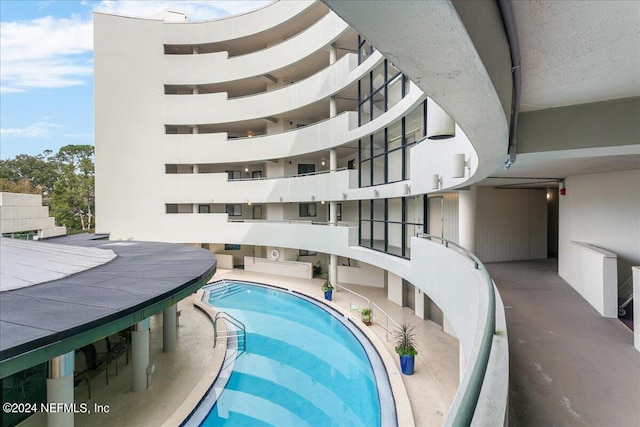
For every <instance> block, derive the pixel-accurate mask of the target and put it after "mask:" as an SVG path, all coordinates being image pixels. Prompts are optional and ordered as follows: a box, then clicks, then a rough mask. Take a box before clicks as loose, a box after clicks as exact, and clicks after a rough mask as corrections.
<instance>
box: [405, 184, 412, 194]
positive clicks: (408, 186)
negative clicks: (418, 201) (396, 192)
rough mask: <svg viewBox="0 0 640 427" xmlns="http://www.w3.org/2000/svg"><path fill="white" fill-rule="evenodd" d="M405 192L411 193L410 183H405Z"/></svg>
mask: <svg viewBox="0 0 640 427" xmlns="http://www.w3.org/2000/svg"><path fill="white" fill-rule="evenodd" d="M404 192H405V193H406V194H411V186H410V185H409V184H405V185H404Z"/></svg>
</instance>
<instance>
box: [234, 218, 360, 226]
mask: <svg viewBox="0 0 640 427" xmlns="http://www.w3.org/2000/svg"><path fill="white" fill-rule="evenodd" d="M228 222H246V223H256V224H303V225H304V224H306V225H331V223H330V222H328V221H314V220H304V219H275V220H274V219H231V218H229V220H228ZM335 225H336V226H338V227H357V226H358V223H357V222H348V221H338V222H336V224H335Z"/></svg>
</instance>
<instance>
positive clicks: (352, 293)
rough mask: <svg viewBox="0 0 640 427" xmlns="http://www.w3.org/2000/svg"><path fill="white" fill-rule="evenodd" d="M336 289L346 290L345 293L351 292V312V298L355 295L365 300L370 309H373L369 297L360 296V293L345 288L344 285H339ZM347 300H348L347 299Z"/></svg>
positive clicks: (336, 285)
mask: <svg viewBox="0 0 640 427" xmlns="http://www.w3.org/2000/svg"><path fill="white" fill-rule="evenodd" d="M334 286H335V288H336V289H338V288H340V289H344V290H345V291H347V292H349V310H351V296H352V295H355V296H358V297H360V298H362V299H363V300H365V301H366V302H367V305H368V306H369V308H371V300H370V299H369V298H367V297H365V296H364V295H360V294H359V293H357V292H355V291H352V290H351V289H349V288H345V287H344V286H342V285H338V284H337V283H336V284H335V285H334ZM337 296H338V294H337V292H336V297H337ZM345 299H346V298H345Z"/></svg>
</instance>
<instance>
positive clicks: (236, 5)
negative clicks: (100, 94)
mask: <svg viewBox="0 0 640 427" xmlns="http://www.w3.org/2000/svg"><path fill="white" fill-rule="evenodd" d="M268 3H270V1H229V0H217V1H188V0H183V1H169V0H166V1H154V0H145V1H132V0H126V1H106V0H105V1H86V0H85V1H71V0H47V1H35V0H31V1H29V0H27V1H25V0H17V1H13V0H0V20H1V22H0V158H2V159H7V158H13V157H15V156H16V155H17V154H29V155H36V154H40V153H42V152H43V151H44V150H46V149H49V150H52V151H54V152H57V151H58V149H59V148H60V147H62V146H64V145H68V144H91V145H93V139H94V138H93V134H94V131H93V129H94V118H93V50H92V47H93V46H92V45H93V26H92V18H91V14H92V12H94V11H100V12H107V13H115V14H119V15H128V16H138V17H144V18H148V17H152V16H154V15H156V14H158V13H159V12H162V11H163V10H166V9H174V10H180V11H184V12H186V13H187V16H188V18H189V20H190V21H202V20H207V19H216V18H219V17H222V16H228V15H233V14H237V13H243V12H246V11H249V10H253V9H256V8H258V7H261V6H264V5H266V4H268Z"/></svg>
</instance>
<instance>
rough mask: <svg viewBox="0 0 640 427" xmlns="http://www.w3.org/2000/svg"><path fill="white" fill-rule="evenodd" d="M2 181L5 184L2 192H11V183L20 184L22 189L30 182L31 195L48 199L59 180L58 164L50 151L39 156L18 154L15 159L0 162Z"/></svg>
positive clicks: (0, 177)
mask: <svg viewBox="0 0 640 427" xmlns="http://www.w3.org/2000/svg"><path fill="white" fill-rule="evenodd" d="M0 179H2V182H3V186H2V191H11V190H9V188H11V186H10V184H9V182H13V183H14V184H20V188H21V189H24V188H25V185H26V182H28V183H29V186H28V187H27V188H30V191H29V193H30V194H42V195H43V196H44V198H47V197H48V196H49V195H50V194H51V192H52V191H53V186H54V184H55V182H56V180H57V164H56V161H55V159H54V158H53V157H52V156H51V151H50V150H46V151H45V152H44V153H42V154H38V155H37V156H30V155H28V154H18V155H17V156H16V157H15V158H13V159H7V160H0ZM25 181H26V182H25ZM5 188H7V189H5ZM11 192H15V191H11Z"/></svg>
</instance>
